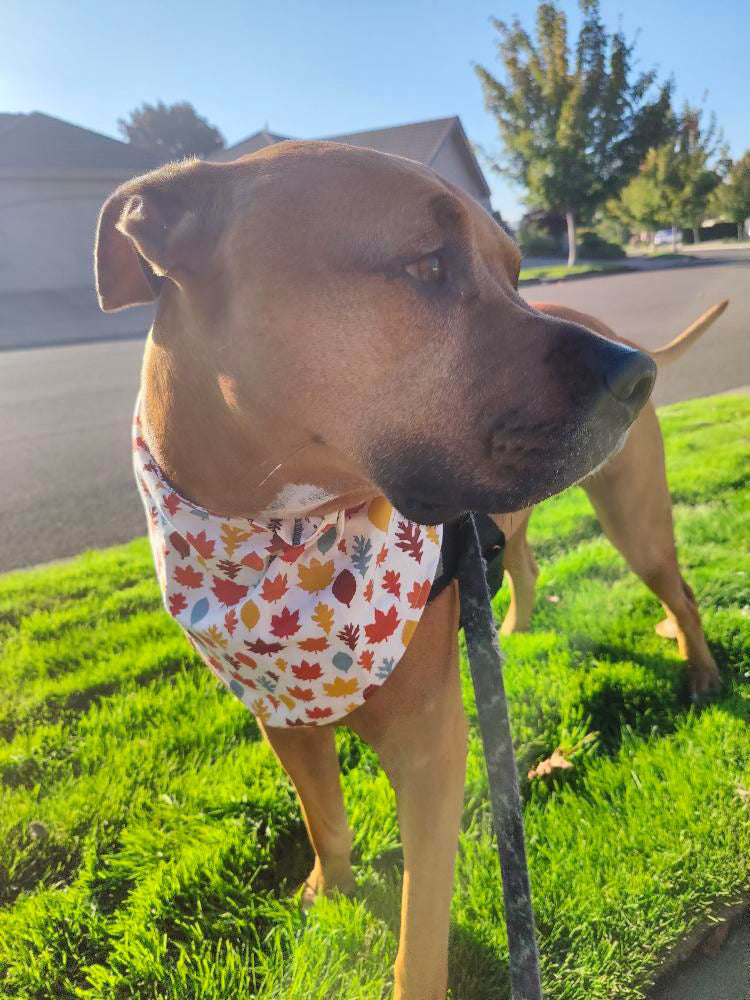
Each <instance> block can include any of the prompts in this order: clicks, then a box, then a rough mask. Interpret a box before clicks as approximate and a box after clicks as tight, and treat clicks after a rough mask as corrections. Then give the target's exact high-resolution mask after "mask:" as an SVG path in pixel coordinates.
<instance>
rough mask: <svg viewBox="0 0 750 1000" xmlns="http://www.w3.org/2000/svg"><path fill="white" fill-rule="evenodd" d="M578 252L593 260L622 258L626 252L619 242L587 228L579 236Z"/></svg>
mask: <svg viewBox="0 0 750 1000" xmlns="http://www.w3.org/2000/svg"><path fill="white" fill-rule="evenodd" d="M578 252H579V254H580V256H581V257H586V258H589V259H591V260H622V259H623V258H624V257H625V256H626V254H625V251H624V250H623V249H622V247H621V246H618V245H617V243H610V242H609V241H608V240H605V239H603V238H602V237H601V236H600V235H599V234H598V233H595V232H593V230H590V229H587V230H586V231H585V232H582V233H580V235H579V237H578Z"/></svg>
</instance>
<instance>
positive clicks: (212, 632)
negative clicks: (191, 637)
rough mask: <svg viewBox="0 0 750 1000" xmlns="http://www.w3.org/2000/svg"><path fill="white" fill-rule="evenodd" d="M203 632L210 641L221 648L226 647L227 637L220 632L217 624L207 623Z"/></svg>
mask: <svg viewBox="0 0 750 1000" xmlns="http://www.w3.org/2000/svg"><path fill="white" fill-rule="evenodd" d="M204 634H205V635H206V637H207V638H208V639H210V640H211V642H213V643H215V644H216V645H217V646H219V647H220V648H221V649H226V648H227V645H228V642H227V639H226V637H225V636H223V635H222V634H221V632H220V631H219V628H218V626H217V625H209V627H208V628H207V629H206V631H205V633H204Z"/></svg>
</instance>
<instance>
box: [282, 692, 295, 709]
mask: <svg viewBox="0 0 750 1000" xmlns="http://www.w3.org/2000/svg"><path fill="white" fill-rule="evenodd" d="M279 701H281V702H283V703H284V704H285V705H286V707H287V708H289V709H292V708H294V698H290V697H289V695H288V694H280V695H279Z"/></svg>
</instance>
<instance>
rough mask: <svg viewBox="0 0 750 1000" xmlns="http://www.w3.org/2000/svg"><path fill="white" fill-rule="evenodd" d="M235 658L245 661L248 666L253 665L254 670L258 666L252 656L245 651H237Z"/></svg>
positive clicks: (241, 661)
mask: <svg viewBox="0 0 750 1000" xmlns="http://www.w3.org/2000/svg"><path fill="white" fill-rule="evenodd" d="M234 658H235V660H239V661H240V663H244V664H245V666H246V667H252V668H253V670H255V668H256V667H257V666H258V664H257V663H256V662H255V660H254V659H253V658H252V656H245V654H244V653H235V654H234Z"/></svg>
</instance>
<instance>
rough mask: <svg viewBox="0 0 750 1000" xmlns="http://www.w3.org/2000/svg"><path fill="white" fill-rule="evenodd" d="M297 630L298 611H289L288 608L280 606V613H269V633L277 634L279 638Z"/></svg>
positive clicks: (292, 633)
mask: <svg viewBox="0 0 750 1000" xmlns="http://www.w3.org/2000/svg"><path fill="white" fill-rule="evenodd" d="M295 632H299V611H290V610H289V608H282V609H281V614H278V615H271V634H272V635H277V636H278V637H279V639H286V638H287V637H288V636H290V635H294V633H295Z"/></svg>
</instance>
